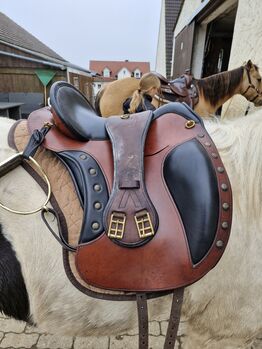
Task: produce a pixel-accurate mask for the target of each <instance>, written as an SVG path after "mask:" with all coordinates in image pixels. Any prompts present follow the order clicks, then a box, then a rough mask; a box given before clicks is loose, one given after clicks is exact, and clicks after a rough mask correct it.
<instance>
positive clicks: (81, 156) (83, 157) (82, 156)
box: [79, 154, 87, 160]
mask: <svg viewBox="0 0 262 349" xmlns="http://www.w3.org/2000/svg"><path fill="white" fill-rule="evenodd" d="M79 157H80V159H81V160H85V159H86V158H87V156H86V154H81V155H80V156H79Z"/></svg>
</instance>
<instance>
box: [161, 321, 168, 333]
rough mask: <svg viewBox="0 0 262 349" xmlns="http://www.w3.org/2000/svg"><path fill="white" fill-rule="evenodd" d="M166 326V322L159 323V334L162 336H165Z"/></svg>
mask: <svg viewBox="0 0 262 349" xmlns="http://www.w3.org/2000/svg"><path fill="white" fill-rule="evenodd" d="M167 326H168V321H161V322H160V328H161V334H162V335H164V336H165V335H166V331H167Z"/></svg>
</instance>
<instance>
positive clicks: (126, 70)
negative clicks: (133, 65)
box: [117, 67, 131, 80]
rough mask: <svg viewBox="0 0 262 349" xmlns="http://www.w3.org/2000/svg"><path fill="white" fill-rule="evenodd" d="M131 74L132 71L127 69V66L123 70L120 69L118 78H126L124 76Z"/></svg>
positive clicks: (127, 76)
mask: <svg viewBox="0 0 262 349" xmlns="http://www.w3.org/2000/svg"><path fill="white" fill-rule="evenodd" d="M130 76H131V72H130V71H129V70H128V69H127V68H125V67H124V68H122V69H121V70H119V72H118V73H117V79H118V80H120V79H124V78H129V77H130Z"/></svg>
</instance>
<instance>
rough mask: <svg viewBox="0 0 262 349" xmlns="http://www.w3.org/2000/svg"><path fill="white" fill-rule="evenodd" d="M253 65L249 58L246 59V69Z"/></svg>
mask: <svg viewBox="0 0 262 349" xmlns="http://www.w3.org/2000/svg"><path fill="white" fill-rule="evenodd" d="M253 66H254V64H253V63H252V61H251V59H249V60H248V61H247V64H246V67H247V69H249V70H250V69H252V68H253Z"/></svg>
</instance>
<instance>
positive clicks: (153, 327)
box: [149, 321, 160, 336]
mask: <svg viewBox="0 0 262 349" xmlns="http://www.w3.org/2000/svg"><path fill="white" fill-rule="evenodd" d="M149 334H151V335H153V336H160V326H159V322H157V321H151V322H149Z"/></svg>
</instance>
